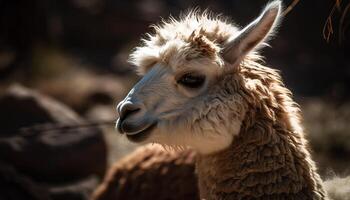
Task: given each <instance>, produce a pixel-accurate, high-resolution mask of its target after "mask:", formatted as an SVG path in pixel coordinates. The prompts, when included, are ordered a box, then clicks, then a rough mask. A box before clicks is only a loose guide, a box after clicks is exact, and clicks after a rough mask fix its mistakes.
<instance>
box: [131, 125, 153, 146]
mask: <svg viewBox="0 0 350 200" xmlns="http://www.w3.org/2000/svg"><path fill="white" fill-rule="evenodd" d="M156 126H157V123H153V124H151V125H150V126H148V127H147V128H145V129H143V130H141V131H139V132H137V133H133V134H128V133H126V137H127V138H128V140H130V141H132V142H142V141H145V140H146V139H147V138H148V137H149V136H150V135H151V133H152V131H153V130H154V129H155V128H156Z"/></svg>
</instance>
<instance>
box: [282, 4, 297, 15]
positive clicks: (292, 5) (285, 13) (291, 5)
mask: <svg viewBox="0 0 350 200" xmlns="http://www.w3.org/2000/svg"><path fill="white" fill-rule="evenodd" d="M299 1H300V0H294V1H293V2H292V3H291V4H290V5H289V6H288V7H287V8H286V9H285V10H284V11H283V13H282V16H286V15H287V14H288V13H289V12H290V11H291V10H292V9H293V8H294V7H295V5H297V3H299Z"/></svg>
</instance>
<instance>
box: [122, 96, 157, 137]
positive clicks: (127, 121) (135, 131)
mask: <svg viewBox="0 0 350 200" xmlns="http://www.w3.org/2000/svg"><path fill="white" fill-rule="evenodd" d="M141 107H142V106H141V105H139V104H135V103H132V102H131V101H122V102H120V103H119V105H118V107H117V110H118V113H119V119H118V120H117V124H116V128H117V129H118V131H119V132H120V133H121V134H123V133H125V134H126V136H127V137H128V139H129V140H132V141H135V142H138V141H141V140H144V139H146V137H148V135H149V134H150V133H151V130H153V129H154V127H155V126H156V124H157V122H156V120H153V118H152V117H150V116H147V115H145V114H144V112H143V111H142V109H141Z"/></svg>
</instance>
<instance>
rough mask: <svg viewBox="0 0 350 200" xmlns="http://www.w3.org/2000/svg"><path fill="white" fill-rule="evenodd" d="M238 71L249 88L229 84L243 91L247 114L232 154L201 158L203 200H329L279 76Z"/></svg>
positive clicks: (253, 67) (256, 68) (253, 69)
mask: <svg viewBox="0 0 350 200" xmlns="http://www.w3.org/2000/svg"><path fill="white" fill-rule="evenodd" d="M240 70H241V71H240V73H241V74H243V75H244V79H245V81H249V80H251V81H252V82H251V84H248V87H244V85H245V84H241V83H237V81H236V82H233V83H228V84H232V85H236V86H237V87H240V88H239V90H238V91H239V92H240V94H241V95H242V96H244V98H245V100H246V102H248V104H247V105H246V106H248V107H249V109H248V113H247V115H246V118H245V119H244V121H243V125H242V128H241V131H240V133H239V135H238V136H236V138H235V139H234V140H233V143H232V145H231V146H230V147H229V148H227V149H226V150H223V151H221V152H219V153H215V154H212V155H207V156H200V157H199V158H198V161H197V172H198V177H199V190H200V191H201V198H205V199H295V200H302V199H314V200H319V199H326V198H327V197H326V194H325V191H324V190H323V187H322V180H321V179H320V177H319V175H318V174H317V172H316V167H315V164H314V162H313V161H312V159H311V157H310V154H309V151H308V149H307V144H306V141H305V139H304V133H303V132H302V128H301V127H300V111H299V108H298V106H297V105H296V104H295V103H294V102H293V100H292V99H291V97H290V96H291V93H290V91H289V90H288V89H286V88H285V87H284V85H283V83H282V81H281V78H280V76H279V74H278V73H277V72H276V71H275V70H273V69H270V68H267V67H264V66H262V65H259V64H257V63H253V62H250V63H249V62H248V61H247V62H245V64H243V65H242V66H241V68H240ZM229 80H237V78H228V79H226V80H225V81H229ZM253 80H254V81H253ZM241 81H243V79H242V80H241ZM233 88H234V87H233ZM229 92H237V91H236V90H232V91H229Z"/></svg>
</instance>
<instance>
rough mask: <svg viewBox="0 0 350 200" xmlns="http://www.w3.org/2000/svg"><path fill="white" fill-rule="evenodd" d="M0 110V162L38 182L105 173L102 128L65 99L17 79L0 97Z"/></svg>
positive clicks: (75, 178)
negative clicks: (79, 113)
mask: <svg viewBox="0 0 350 200" xmlns="http://www.w3.org/2000/svg"><path fill="white" fill-rule="evenodd" d="M0 110H1V111H2V112H1V113H0V120H1V122H2V123H1V128H0V163H7V164H8V165H10V166H12V167H13V168H14V169H15V170H16V171H18V172H19V173H21V174H23V175H25V176H27V177H29V178H30V179H31V180H33V181H40V182H41V183H49V184H56V183H58V182H60V183H69V184H70V183H72V182H76V181H78V180H81V179H85V178H86V177H89V176H91V175H96V176H100V177H103V176H104V173H105V170H106V165H107V146H106V142H105V140H104V136H103V132H102V129H101V128H99V127H97V126H96V125H94V124H89V123H87V122H86V121H84V120H83V119H82V118H81V117H79V116H78V115H77V114H76V113H75V112H73V111H72V110H71V109H69V108H68V107H66V106H65V105H63V104H61V103H59V102H57V101H55V100H53V99H51V98H49V97H46V96H44V95H41V94H39V93H37V92H35V91H32V90H30V89H27V88H24V87H22V86H18V85H16V86H12V87H10V88H9V89H8V90H7V91H6V92H5V94H3V95H2V96H1V97H0Z"/></svg>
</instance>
